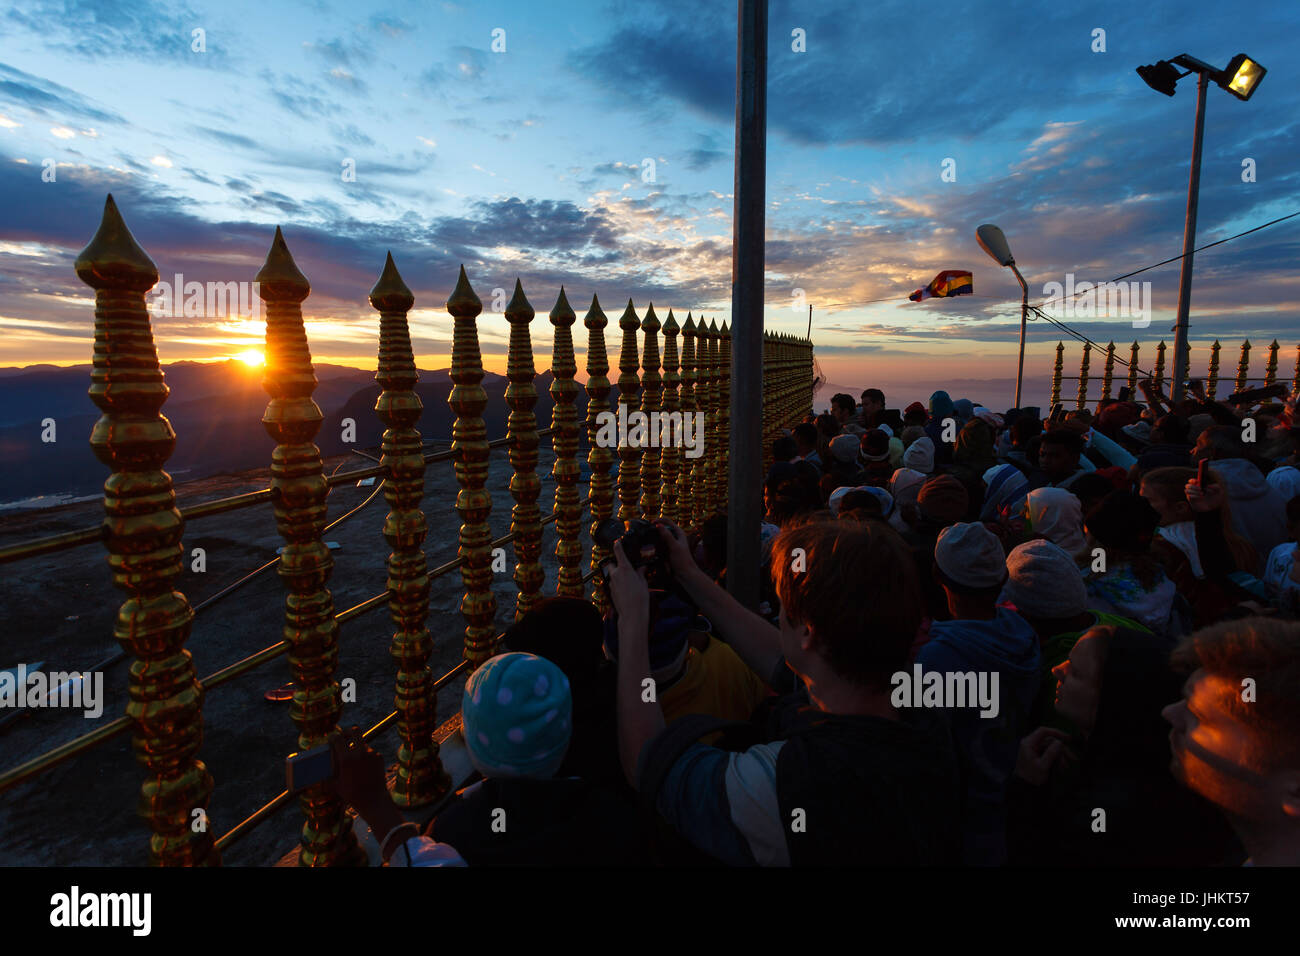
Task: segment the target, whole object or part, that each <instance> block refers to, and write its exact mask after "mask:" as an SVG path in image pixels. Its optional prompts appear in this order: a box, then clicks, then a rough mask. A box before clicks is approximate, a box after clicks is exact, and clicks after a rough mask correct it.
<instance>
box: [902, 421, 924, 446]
mask: <svg viewBox="0 0 1300 956" xmlns="http://www.w3.org/2000/svg"><path fill="white" fill-rule="evenodd" d="M899 437H900V438H902V441H903V447H904V448H911V447H912V443H913V442H914V441H916V440H917V439H918V438H924V437H925V429H924V428H922V427H921V426H920V425H908V426H907V427H906V428H904V429H903V434H902V435H901V436H899Z"/></svg>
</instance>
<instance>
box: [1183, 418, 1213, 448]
mask: <svg viewBox="0 0 1300 956" xmlns="http://www.w3.org/2000/svg"><path fill="white" fill-rule="evenodd" d="M1213 427H1214V418H1213V416H1210V415H1207V414H1205V412H1200V413H1198V414H1196V415H1191V416H1189V417H1188V419H1187V440H1188V441H1191V442H1194V441H1196V439H1197V438H1199V437H1200V434H1201V432H1203V431H1205V430H1206V429H1208V428H1213Z"/></svg>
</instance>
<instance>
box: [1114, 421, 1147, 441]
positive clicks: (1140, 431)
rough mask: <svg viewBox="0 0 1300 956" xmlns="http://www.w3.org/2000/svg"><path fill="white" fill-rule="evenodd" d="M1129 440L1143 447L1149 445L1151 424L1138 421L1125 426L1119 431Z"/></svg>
mask: <svg viewBox="0 0 1300 956" xmlns="http://www.w3.org/2000/svg"><path fill="white" fill-rule="evenodd" d="M1120 430H1121V431H1122V432H1123V433H1124V434H1125V435H1127V436H1128V437H1129V438H1132V439H1133V440H1134V441H1138V442H1141V443H1142V444H1144V445H1149V444H1151V423H1150V422H1148V421H1138V422H1134V423H1133V424H1131V425H1125V426H1123V427H1122V428H1121V429H1120Z"/></svg>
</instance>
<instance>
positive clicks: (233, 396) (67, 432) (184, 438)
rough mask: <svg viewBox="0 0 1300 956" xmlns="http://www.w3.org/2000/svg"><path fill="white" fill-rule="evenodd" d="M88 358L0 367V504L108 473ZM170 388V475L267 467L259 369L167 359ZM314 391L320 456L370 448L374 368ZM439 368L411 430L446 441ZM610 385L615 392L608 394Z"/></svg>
mask: <svg viewBox="0 0 1300 956" xmlns="http://www.w3.org/2000/svg"><path fill="white" fill-rule="evenodd" d="M90 371H91V366H89V365H77V366H70V367H56V366H50V365H35V366H31V367H29V368H25V369H11V368H6V369H0V461H3V462H4V464H5V467H4V468H3V469H0V503H3V502H10V501H15V500H19V499H24V498H31V497H35V496H37V495H60V494H67V495H89V494H95V493H97V492H99V491H100V490H101V489H102V488H103V485H104V479H105V478H106V477H107V476H108V474H109V472H108V468H107V467H106V466H105V465H103V464H102V463H101V462H100V461H99V460H98V459H97V458H95V456H94V453H93V452H92V451H91V449H90V443H89V438H90V431H91V428H92V427H93V426H94V424H95V421H96V420H97V419H98V418H99V410H98V409H97V408H96V407H95V406H94V404H93V403H92V402H91V401H90V399H89V397H88V396H87V394H86V392H87V389H88V388H89V387H90ZM163 373H164V375H165V377H166V381H167V385H168V386H169V387H170V388H171V395H170V396H169V397H168V399H167V402H166V403H165V404H164V405H163V408H162V413H163V414H164V415H165V416H166V417H167V419H168V420H169V421H170V422H171V423H172V427H173V428H174V429H175V430H176V450H175V452H174V453H173V454H172V456H171V458H169V459H168V461H167V464H166V465H165V467H166V469H167V471H169V472H171V473H172V474H173V475H175V476H176V477H177V479H178V480H189V479H193V478H205V477H208V476H211V475H221V474H229V473H231V472H235V471H242V470H244V469H248V468H258V467H269V465H270V462H271V451H272V449H273V448H274V447H275V443H274V441H273V440H272V439H271V438H270V436H268V435H267V434H266V430H265V429H264V428H263V426H262V424H261V420H262V414H263V412H264V411H265V410H266V405H267V401H268V398H267V394H266V392H265V391H264V390H263V389H262V385H261V378H262V376H261V371H260V370H258V369H250V368H248V367H246V366H245V365H244V364H243V363H242V362H236V361H229V362H221V363H209V364H202V363H197V362H177V363H175V364H172V365H167V366H165V367H164V369H163ZM316 377H317V379H318V381H319V385H318V386H317V388H316V391H315V393H314V396H313V397H314V398H315V400H316V404H317V405H319V406H320V409H321V412H322V414H323V415H324V422H323V423H322V425H321V428H320V432H319V433H318V435H317V437H316V443H317V445H318V446H319V447H320V449H321V452H322V454H324V455H337V454H342V453H346V452H347V451H349V450H350V449H359V450H367V449H370V450H373V449H375V448H376V447H377V446H378V445H379V443H380V441H381V438H382V436H383V423H382V422H380V421H379V418H378V416H376V415H375V410H374V409H375V400H376V399H377V398H378V397H379V392H380V388H379V385H378V384H377V383H376V382H375V373H374V372H372V371H367V370H364V369H354V368H348V367H346V366H340V365H324V364H322V365H317V366H316ZM551 378H552V376H551V373H550V372H549V371H548V372H544V373H542V374H541V375H538V376H537V378H536V380H535V384H536V387H537V405H536V408H535V412H536V415H537V427H538V428H539V429H542V428H546V427H548V426H549V425H550V423H551V404H552V403H551V396H550V392H549V388H550V384H551ZM451 384H452V383H451V379H450V372H449V370H448V369H438V370H433V371H424V370H422V371H421V372H420V382H419V383H418V384H417V386H416V391H417V393H418V394H419V396H420V399H421V401H422V402H423V404H424V415H423V417H422V418H421V421H420V425H419V428H420V432H421V434H422V435H423V436H424V437H425V438H426V439H444V440H448V441H450V439H451V431H452V424H453V422H454V421H455V418H456V416H455V413H454V412H453V411H452V409H451V408H450V407H449V406H448V405H447V397H448V395H449V394H450V392H451ZM508 384H509V382H508V381H507V380H506V378H505V377H504V376H501V375H495V374H493V373H490V372H489V373H486V374H485V375H484V378H483V388H484V389H485V390H486V391H487V395H488V403H487V408H486V409H485V410H484V412H483V418H484V421H485V423H486V425H487V435H488V438H489V439H493V438H500V437H502V436H504V435H505V433H506V417H507V416H508V415H509V413H510V408H509V406H508V405H507V404H506V400H505V393H506V386H507V385H508ZM616 392H617V390H615V393H616ZM586 402H587V399H586V394H585V393H584V392H583V391H581V389H580V390H579V393H578V400H577V404H578V412H579V417H580V418H582V417H585V412H586ZM46 418H52V419H54V420H55V423H56V428H57V432H56V437H57V441H55V442H52V443H48V444H47V443H44V442H42V441H41V433H42V427H41V422H42V420H44V419H46ZM345 418H351V419H353V420H354V421H355V422H356V441H355V442H352V443H350V444H348V443H344V442H343V440H342V421H343V419H345Z"/></svg>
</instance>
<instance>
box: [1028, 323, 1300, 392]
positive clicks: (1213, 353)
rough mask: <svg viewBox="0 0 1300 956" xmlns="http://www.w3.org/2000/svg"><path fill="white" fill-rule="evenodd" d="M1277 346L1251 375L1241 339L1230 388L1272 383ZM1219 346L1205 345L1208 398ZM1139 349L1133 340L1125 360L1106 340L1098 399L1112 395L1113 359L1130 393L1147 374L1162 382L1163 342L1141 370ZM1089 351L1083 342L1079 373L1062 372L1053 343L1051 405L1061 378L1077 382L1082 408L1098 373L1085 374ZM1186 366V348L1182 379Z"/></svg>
mask: <svg viewBox="0 0 1300 956" xmlns="http://www.w3.org/2000/svg"><path fill="white" fill-rule="evenodd" d="M1280 348H1281V346H1279V345H1278V343H1277V340H1276V339H1274V340H1273V341H1272V343H1270V344H1269V346H1268V358H1267V360H1266V362H1265V366H1264V375H1263V376H1262V377H1260V376H1251V375H1250V350H1251V344H1250V340H1249V339H1247V340H1246V341H1244V342H1242V343H1241V357H1240V359H1239V360H1238V362H1237V374H1236V376H1235V378H1234V379H1233V380H1232V386H1233V391H1234V392H1240V391H1244V390H1245V388H1246V386H1247V385H1248V384H1250V383H1251V382H1259V383H1261V384H1263V385H1273V384H1274V383H1276V381H1277V362H1278V350H1279V349H1280ZM1221 349H1222V346H1221V345H1220V344H1219V342H1218V340H1217V339H1216V340H1215V341H1214V343H1213V344H1212V345H1211V346H1210V349H1209V352H1210V355H1209V360H1208V364H1207V367H1206V382H1205V395H1206V397H1207V398H1210V399H1213V398H1215V397H1216V395H1217V393H1218V389H1219V383H1220V381H1221V379H1220V376H1219V352H1220V350H1221ZM1140 350H1141V346H1140V345H1139V344H1138V343H1137V342H1134V343H1133V344H1132V345H1131V346H1129V358H1128V360H1127V361H1125V360H1124V359H1122V358H1117V356H1116V352H1115V343H1114V342H1110V343H1108V344H1107V346H1106V348H1105V351H1104V352H1103V353H1102V354H1103V355H1104V359H1103V361H1104V364H1103V366H1102V374H1101V376H1100V379H1101V395H1100V396H1098V398H1099V400H1101V401H1104V400H1106V399H1109V398H1111V397H1112V395H1111V390H1112V388H1113V386H1114V380H1115V363H1116V362H1119V364H1120V365H1122V366H1124V367H1125V368H1127V372H1124V371H1121V374H1120V378H1121V380H1126V384H1127V385H1128V388H1129V392H1130V393H1131V394H1133V395H1137V394H1138V380H1139V378H1141V379H1143V380H1145V379H1147V378H1150V379H1151V380H1152V381H1153V382H1154V383H1155V386H1156V388H1157V389H1160V388H1162V387H1163V386H1164V384H1165V350H1166V346H1165V343H1164V342H1163V341H1162V342H1160V343H1159V344H1158V345H1156V347H1155V354H1156V360H1155V365H1154V366H1153V367H1152V369H1151V370H1150V372H1145V371H1143V370H1142V369H1141V367H1140V364H1139V356H1140ZM1092 355H1093V347H1092V343H1090V342H1085V343H1084V345H1083V352H1082V354H1081V356H1080V358H1079V374H1078V375H1063V374H1062V371H1063V370H1064V366H1065V345H1064V343H1062V342H1057V343H1056V365H1055V366H1054V368H1053V371H1052V397H1051V404H1053V405H1055V404H1056V403H1057V402H1059V401H1060V400H1061V383H1062V382H1078V383H1079V385H1078V391H1077V394H1076V397H1075V407H1076V408H1083V407H1085V406H1086V405H1087V404H1088V401H1089V397H1088V386H1089V384H1090V383H1092V382H1094V381H1096V380H1097V378H1098V376H1097V375H1095V374H1092V375H1090V374H1089V372H1090V371H1091V364H1092ZM1190 366H1191V350H1190V349H1189V350H1188V369H1187V370H1186V371H1185V374H1184V376H1183V380H1184V381H1186V380H1187V379H1188V378H1189V377H1190ZM1297 389H1300V345H1298V346H1297V347H1296V363H1295V371H1294V372H1293V373H1292V375H1291V392H1292V393H1294V392H1295V391H1296V390H1297Z"/></svg>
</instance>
